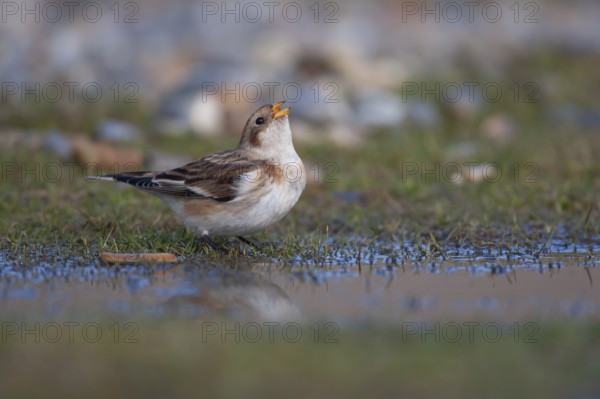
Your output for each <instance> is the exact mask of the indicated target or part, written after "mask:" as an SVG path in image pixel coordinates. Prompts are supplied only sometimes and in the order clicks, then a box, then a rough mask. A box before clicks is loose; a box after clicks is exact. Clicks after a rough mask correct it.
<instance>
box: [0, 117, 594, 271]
mask: <svg viewBox="0 0 600 399" xmlns="http://www.w3.org/2000/svg"><path fill="white" fill-rule="evenodd" d="M223 141H224V142H225V143H226V144H222V143H221V142H220V141H217V140H214V139H213V140H201V139H197V138H192V137H183V138H177V139H169V140H164V139H161V138H159V137H157V138H155V139H154V140H151V141H150V142H149V143H146V144H144V148H145V149H146V150H147V149H149V148H169V149H170V150H171V152H173V153H175V150H176V149H179V151H177V153H179V154H183V155H186V156H194V157H200V156H202V155H203V154H206V153H208V152H210V151H214V150H215V149H218V148H227V147H228V146H232V145H234V143H235V141H234V139H228V140H223ZM167 142H168V145H166V143H167ZM465 143H466V144H468V145H469V146H471V147H472V148H474V149H475V150H474V152H473V154H471V155H466V156H455V155H452V154H454V153H456V151H455V150H454V149H453V148H457V146H460V145H463V144H465ZM298 147H299V148H298V151H299V153H300V154H301V156H302V158H303V159H304V160H305V162H306V163H307V165H308V166H315V165H318V170H319V172H318V173H317V175H316V176H315V174H314V173H316V172H315V171H316V170H317V168H316V166H315V167H314V168H313V170H312V171H310V170H309V173H311V175H309V179H310V180H311V181H312V182H311V183H309V184H308V186H307V188H306V190H305V192H304V194H303V196H302V197H301V199H300V201H299V203H298V204H297V206H296V207H295V208H294V209H293V210H292V212H291V213H290V214H289V215H288V216H287V217H286V218H285V219H284V220H283V221H281V222H280V223H278V224H277V225H275V226H273V227H272V228H271V229H270V230H269V231H268V232H265V233H261V234H258V235H256V236H255V237H253V239H255V240H258V241H260V242H262V243H263V246H264V249H265V250H264V251H263V254H266V255H267V256H268V257H277V258H282V259H293V258H294V257H297V256H300V255H302V256H304V255H306V254H307V253H308V254H309V255H308V256H306V259H310V258H313V259H314V258H318V257H320V256H325V257H327V253H324V252H323V251H324V250H325V249H327V248H329V250H335V249H336V248H337V249H338V250H339V251H341V252H345V253H349V254H351V255H352V256H355V255H356V254H357V251H359V250H364V251H369V248H371V249H372V250H375V251H376V252H382V251H383V252H385V250H386V245H387V246H389V245H402V244H407V245H408V244H410V246H411V253H412V254H413V255H414V252H415V251H418V250H420V249H418V248H417V247H416V246H417V245H422V246H425V247H427V248H430V249H431V254H435V253H436V252H443V250H441V248H443V247H455V246H461V245H474V246H481V245H483V246H489V247H492V248H495V249H503V248H511V247H513V246H514V245H517V244H521V245H524V246H525V247H527V246H528V245H529V246H531V247H532V248H533V249H532V251H535V250H536V249H535V248H537V247H538V246H539V244H540V243H543V242H546V241H547V240H548V238H549V237H551V236H553V237H554V238H561V239H564V240H566V241H570V242H580V243H582V244H586V243H588V242H589V241H590V240H594V239H595V238H597V237H598V236H599V229H600V223H598V219H599V213H598V211H599V209H598V202H597V201H598V197H597V193H598V192H600V191H599V188H600V179H599V178H598V176H600V173H599V171H600V160H599V159H598V157H596V156H595V155H594V154H597V153H599V152H600V138H599V137H598V135H597V134H595V133H593V132H588V131H583V130H581V129H580V130H574V129H570V128H564V127H562V128H553V129H551V128H550V127H549V126H543V127H538V128H529V129H525V130H524V131H522V132H521V134H520V135H519V136H518V138H516V139H515V140H514V141H513V142H512V143H510V144H507V145H505V146H499V145H498V144H496V143H493V142H490V141H488V140H486V139H484V138H481V137H476V136H474V137H470V138H456V137H452V136H449V135H444V134H441V132H439V131H431V132H415V131H411V130H410V129H408V130H406V131H391V132H381V133H377V134H373V135H372V136H370V137H369V138H368V141H367V143H366V145H365V146H364V147H362V148H360V149H340V148H336V147H333V146H325V145H322V144H320V145H318V146H306V145H304V146H302V145H300V146H298ZM0 152H1V154H2V155H1V156H2V159H3V162H4V165H8V164H10V165H16V167H18V168H21V170H25V169H27V168H29V170H31V169H32V168H33V167H34V166H33V165H34V164H36V163H37V164H38V165H41V166H40V167H39V171H38V172H37V173H30V174H26V173H25V172H23V173H21V172H15V173H13V174H7V173H6V172H7V171H8V169H4V172H5V173H4V174H3V176H2V191H1V194H0V195H1V196H2V201H0V231H2V232H3V234H2V238H1V240H2V242H1V244H2V245H3V247H4V248H7V249H8V252H19V249H20V248H31V249H33V250H34V251H33V252H35V251H36V250H41V249H43V248H45V247H48V246H54V247H56V248H58V249H60V250H62V251H67V250H70V251H72V253H78V254H84V255H89V256H91V257H93V256H95V254H96V253H97V251H101V250H109V251H123V252H125V251H127V252H130V251H133V252H135V251H167V252H173V253H175V254H177V255H195V254H198V253H200V254H201V253H209V252H210V251H209V250H208V248H206V247H205V246H204V245H202V244H201V243H198V242H197V241H196V240H194V235H193V234H192V233H191V232H188V231H186V230H185V229H184V228H183V227H182V226H181V224H180V223H179V221H178V220H177V219H176V218H175V216H174V214H172V212H171V211H170V209H169V208H168V207H167V205H166V204H164V203H163V202H161V201H160V200H158V199H156V198H154V197H153V196H149V195H147V194H145V193H142V192H138V191H136V190H134V189H120V188H117V186H115V185H114V184H111V183H106V182H94V183H91V182H88V181H86V180H85V179H84V178H83V175H84V174H85V171H84V170H81V169H79V168H77V167H75V168H74V169H72V171H73V176H74V178H73V179H71V178H70V176H69V169H67V168H66V167H65V168H64V169H63V170H62V177H61V178H60V179H52V180H51V181H49V180H48V179H46V178H45V176H44V175H43V170H44V169H43V168H44V167H45V165H47V164H48V163H51V162H55V163H58V164H59V165H62V162H63V161H61V160H59V159H57V158H56V157H55V156H54V155H53V154H51V153H49V152H47V151H43V150H36V151H35V155H34V154H33V153H32V150H31V149H29V148H19V147H17V148H3V149H1V150H0ZM450 162H452V163H455V164H457V165H465V163H466V162H480V163H484V162H485V163H489V162H495V163H496V164H497V165H499V168H500V169H497V170H501V171H502V176H500V177H498V178H497V179H494V180H495V181H493V182H481V183H472V182H467V181H465V182H463V183H462V184H454V183H452V182H451V181H449V177H450V171H451V170H453V169H447V170H446V171H445V172H444V169H443V168H444V167H445V165H448V164H449V163H450ZM325 165H335V166H336V168H337V169H331V170H327V171H326V170H325ZM435 165H440V166H439V167H438V169H437V170H438V171H439V172H433V173H429V174H428V175H424V174H423V173H420V171H417V172H415V171H414V169H408V168H413V167H416V168H418V169H420V170H421V171H424V170H425V169H426V168H428V169H429V170H435ZM461 167H462V168H463V170H464V171H468V167H469V166H461ZM332 170H333V171H335V174H334V175H333V176H330V179H335V180H336V182H329V183H325V182H324V180H325V178H326V177H325V175H326V174H327V173H330V172H331V171H332ZM409 172H410V173H409ZM315 180H316V182H315ZM222 242H224V241H222ZM326 244H329V247H328V246H327V245H326ZM229 246H230V247H232V249H233V251H232V253H231V254H230V255H231V256H240V255H241V256H244V255H245V254H248V253H249V252H251V250H250V249H248V248H244V247H239V246H238V245H237V244H233V243H231V244H230V245H229ZM373 246H374V249H373ZM311 254H312V255H311ZM437 255H439V253H438V254H437Z"/></svg>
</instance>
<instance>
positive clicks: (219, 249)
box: [200, 234, 223, 254]
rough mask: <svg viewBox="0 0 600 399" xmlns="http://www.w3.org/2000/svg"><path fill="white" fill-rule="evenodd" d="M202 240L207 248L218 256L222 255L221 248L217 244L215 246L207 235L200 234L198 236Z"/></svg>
mask: <svg viewBox="0 0 600 399" xmlns="http://www.w3.org/2000/svg"><path fill="white" fill-rule="evenodd" d="M200 237H201V238H202V240H203V241H204V242H205V243H206V244H208V246H209V247H211V248H212V249H213V250H214V251H215V252H217V253H219V254H223V247H221V246H220V245H219V244H217V243H216V242H214V241H213V240H212V238H210V237H209V236H208V235H207V234H202V235H201V236H200Z"/></svg>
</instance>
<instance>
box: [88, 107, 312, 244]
mask: <svg viewBox="0 0 600 399" xmlns="http://www.w3.org/2000/svg"><path fill="white" fill-rule="evenodd" d="M282 104H283V102H279V103H277V104H275V105H265V106H263V107H261V108H259V109H258V110H256V111H255V112H254V113H253V114H252V116H251V117H250V119H248V121H247V122H246V126H245V127H244V131H243V133H242V139H241V141H240V143H239V145H238V146H237V148H236V149H234V150H230V151H223V152H218V153H214V154H210V155H208V156H206V157H204V158H202V159H200V160H199V161H195V162H192V163H189V164H187V165H184V166H182V167H179V168H175V169H172V170H169V171H165V172H132V173H123V174H111V175H105V176H91V177H90V178H91V179H96V180H112V181H118V182H125V183H128V184H131V185H133V186H135V187H137V188H139V189H141V190H144V191H148V192H150V193H153V194H156V195H158V196H159V197H160V198H162V199H164V200H165V201H166V202H167V203H168V204H169V205H170V206H171V208H173V210H174V211H175V213H177V215H178V216H179V217H180V218H181V219H182V221H183V222H184V223H185V224H186V225H187V226H189V227H192V228H194V229H195V230H196V231H198V232H199V233H200V234H201V235H202V237H204V238H205V240H206V241H207V242H208V243H209V244H210V245H211V246H213V247H216V246H215V244H214V242H213V241H212V240H211V239H210V238H208V236H209V235H223V236H238V237H239V238H240V239H242V240H243V241H246V240H245V239H243V238H242V237H241V236H243V235H246V234H251V233H254V232H257V231H261V230H264V229H266V228H267V227H269V226H270V225H272V224H273V223H275V222H277V221H279V220H280V219H281V218H283V217H284V216H285V215H286V214H287V213H288V212H289V211H290V209H292V207H293V206H294V205H295V204H296V202H297V201H298V198H299V197H300V194H301V193H302V191H303V190H304V186H305V184H306V174H305V170H304V166H303V164H302V161H301V160H300V157H298V154H296V150H295V149H294V144H293V142H292V132H291V129H290V125H289V120H288V115H289V111H290V109H289V108H285V109H281V106H282Z"/></svg>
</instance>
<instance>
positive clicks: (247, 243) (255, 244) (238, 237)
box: [236, 236, 262, 251]
mask: <svg viewBox="0 0 600 399" xmlns="http://www.w3.org/2000/svg"><path fill="white" fill-rule="evenodd" d="M236 238H237V239H238V240H240V241H241V242H243V243H244V244H246V245H248V246H250V247H252V248H254V249H255V250H257V251H262V247H261V246H260V245H259V244H257V243H255V242H254V241H251V240H249V239H247V238H245V237H242V236H237V237H236Z"/></svg>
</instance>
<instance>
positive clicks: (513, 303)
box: [0, 253, 600, 323]
mask: <svg viewBox="0 0 600 399" xmlns="http://www.w3.org/2000/svg"><path fill="white" fill-rule="evenodd" d="M599 265H600V263H599V260H598V259H597V258H595V257H589V256H585V255H583V254H581V253H579V254H575V255H572V254H571V255H565V254H553V255H552V256H546V257H541V258H540V259H535V260H534V259H532V260H531V261H529V262H517V261H514V260H500V259H496V260H495V261H490V260H487V259H469V260H462V259H451V260H439V261H436V262H421V261H414V260H413V261H403V262H401V263H400V264H397V265H391V264H385V263H381V264H375V265H373V266H365V265H362V266H361V265H358V264H355V265H343V266H338V265H329V266H314V265H311V266H308V265H295V266H287V267H282V266H280V265H277V264H265V263H261V262H259V261H257V260H238V261H235V262H233V261H229V262H215V263H210V262H207V261H206V260H203V259H198V260H195V261H189V262H187V263H184V264H179V265H175V266H171V267H157V266H147V265H146V266H144V265H130V266H124V267H118V268H116V267H107V266H87V267H74V266H72V265H69V263H68V262H66V263H65V264H64V266H61V265H45V264H41V265H37V266H34V267H28V268H20V269H19V268H13V267H12V266H11V265H4V266H3V267H2V268H1V269H0V316H1V317H2V318H3V319H4V320H11V319H15V320H23V319H24V318H25V319H26V318H35V319H43V318H48V319H56V318H72V317H80V318H86V317H91V316H92V315H104V316H106V317H112V316H118V317H126V318H131V317H150V318H171V317H185V318H190V317H191V318H199V319H210V318H234V319H242V320H265V321H267V320H269V321H271V320H273V321H280V320H297V319H304V320H327V321H335V322H339V323H345V322H361V321H372V320H378V321H386V322H397V321H403V320H407V319H409V320H414V319H419V320H426V319H452V320H454V319H466V318H475V317H476V318H492V319H494V320H498V319H508V320H514V319H523V318H531V317H535V318H557V317H558V318H561V317H562V318H564V317H567V318H569V317H590V316H596V317H597V316H598V315H599V314H600V291H598V290H597V289H595V287H594V285H595V284H596V282H597V281H598V279H599V278H600V268H598V267H597V266H599Z"/></svg>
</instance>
